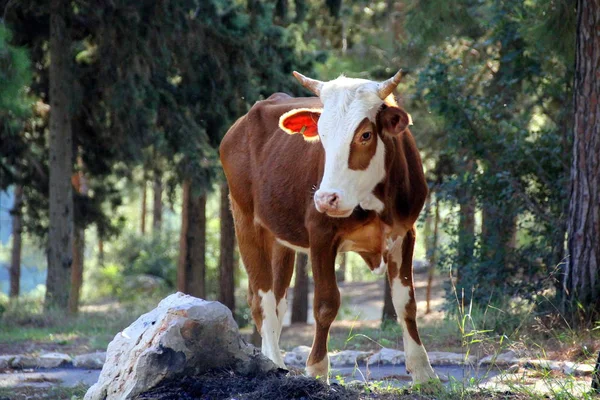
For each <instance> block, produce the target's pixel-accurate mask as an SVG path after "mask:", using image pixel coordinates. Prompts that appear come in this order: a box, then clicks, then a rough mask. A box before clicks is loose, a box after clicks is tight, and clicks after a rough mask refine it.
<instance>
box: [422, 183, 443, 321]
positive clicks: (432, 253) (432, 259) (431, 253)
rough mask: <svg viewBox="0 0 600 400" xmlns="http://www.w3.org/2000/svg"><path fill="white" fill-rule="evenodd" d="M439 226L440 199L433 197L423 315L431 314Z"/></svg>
mask: <svg viewBox="0 0 600 400" xmlns="http://www.w3.org/2000/svg"><path fill="white" fill-rule="evenodd" d="M439 225H440V199H439V196H437V195H436V196H435V215H434V218H433V234H432V235H431V240H428V241H427V244H428V246H427V256H428V257H429V268H428V271H427V293H426V298H427V307H426V310H425V314H429V313H430V312H431V306H430V303H431V286H432V284H433V276H434V274H435V268H436V266H437V247H438V237H439Z"/></svg>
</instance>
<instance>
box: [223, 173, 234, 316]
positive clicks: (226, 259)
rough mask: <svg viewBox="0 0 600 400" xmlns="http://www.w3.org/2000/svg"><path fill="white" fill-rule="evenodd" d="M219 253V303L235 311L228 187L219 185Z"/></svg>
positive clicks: (231, 227) (232, 228)
mask: <svg viewBox="0 0 600 400" xmlns="http://www.w3.org/2000/svg"><path fill="white" fill-rule="evenodd" d="M220 217H221V252H220V254H219V301H220V302H221V303H223V304H225V305H226V306H227V307H229V309H230V310H231V312H234V311H235V279H234V276H235V229H234V225H233V216H232V215H231V207H230V206H229V186H227V182H225V183H223V184H221V209H220Z"/></svg>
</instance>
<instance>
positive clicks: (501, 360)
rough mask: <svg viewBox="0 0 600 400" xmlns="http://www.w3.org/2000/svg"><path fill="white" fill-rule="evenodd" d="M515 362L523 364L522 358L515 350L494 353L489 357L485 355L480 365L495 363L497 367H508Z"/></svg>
mask: <svg viewBox="0 0 600 400" xmlns="http://www.w3.org/2000/svg"><path fill="white" fill-rule="evenodd" d="M514 364H521V359H519V358H518V357H517V354H516V353H515V352H514V351H507V352H506V353H502V354H498V355H496V354H492V355H489V356H487V357H483V358H482V359H481V360H479V365H480V366H481V365H493V366H497V367H508V366H511V365H514Z"/></svg>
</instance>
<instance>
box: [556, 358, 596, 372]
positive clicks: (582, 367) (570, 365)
mask: <svg viewBox="0 0 600 400" xmlns="http://www.w3.org/2000/svg"><path fill="white" fill-rule="evenodd" d="M562 371H563V372H564V373H565V374H567V375H573V376H590V375H592V374H593V373H594V366H593V365H591V364H579V363H574V362H571V361H565V362H564V363H563V368H562Z"/></svg>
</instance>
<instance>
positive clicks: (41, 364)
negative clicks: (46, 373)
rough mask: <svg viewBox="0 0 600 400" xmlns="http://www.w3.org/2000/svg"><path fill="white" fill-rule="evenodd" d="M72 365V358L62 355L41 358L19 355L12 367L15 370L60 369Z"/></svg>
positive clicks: (49, 355)
mask: <svg viewBox="0 0 600 400" xmlns="http://www.w3.org/2000/svg"><path fill="white" fill-rule="evenodd" d="M69 363H71V357H69V356H68V355H66V354H62V353H46V354H42V355H41V356H39V357H35V356H28V355H18V356H15V357H14V358H13V359H12V361H11V363H10V365H11V367H13V368H17V369H23V368H58V367H60V366H63V365H65V364H69Z"/></svg>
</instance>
